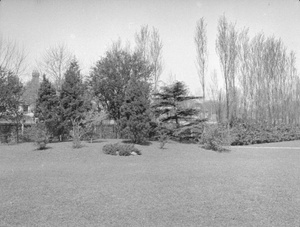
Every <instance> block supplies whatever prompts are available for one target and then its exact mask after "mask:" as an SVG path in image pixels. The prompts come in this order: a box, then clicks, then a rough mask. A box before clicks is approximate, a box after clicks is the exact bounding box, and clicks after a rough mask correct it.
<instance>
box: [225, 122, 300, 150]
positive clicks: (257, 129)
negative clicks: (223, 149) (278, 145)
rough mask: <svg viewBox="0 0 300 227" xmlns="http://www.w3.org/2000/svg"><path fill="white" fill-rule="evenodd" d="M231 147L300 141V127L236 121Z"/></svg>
mask: <svg viewBox="0 0 300 227" xmlns="http://www.w3.org/2000/svg"><path fill="white" fill-rule="evenodd" d="M231 127H232V129H231V131H232V137H233V141H232V143H231V145H247V144H258V143H271V142H280V141H290V140H297V139H300V127H299V125H287V124H282V125H277V126H272V125H268V123H267V122H258V121H254V120H243V119H236V120H235V121H234V122H233V123H232V125H231Z"/></svg>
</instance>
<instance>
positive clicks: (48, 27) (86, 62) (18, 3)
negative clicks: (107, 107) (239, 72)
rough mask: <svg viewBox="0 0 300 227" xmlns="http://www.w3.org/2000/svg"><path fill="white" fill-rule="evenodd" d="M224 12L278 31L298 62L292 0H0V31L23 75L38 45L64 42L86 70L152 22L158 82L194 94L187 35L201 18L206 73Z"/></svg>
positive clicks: (298, 29) (299, 43)
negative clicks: (159, 54)
mask: <svg viewBox="0 0 300 227" xmlns="http://www.w3.org/2000/svg"><path fill="white" fill-rule="evenodd" d="M222 15H225V16H226V18H227V19H228V21H229V22H233V23H235V24H236V28H237V29H242V28H243V27H248V28H249V34H250V37H253V36H254V35H255V34H257V33H259V32H264V34H265V35H266V36H274V37H276V38H281V39H282V41H283V43H284V44H285V46H286V47H287V50H288V51H291V50H293V51H295V52H296V57H297V58H298V59H297V68H298V69H299V70H300V60H299V59H300V1H299V0H163V1H162V0H152V1H149V0H0V34H1V35H2V36H3V37H5V38H8V39H10V40H14V41H16V42H17V43H18V45H19V46H20V47H22V48H24V49H25V52H26V53H27V64H28V65H29V67H28V71H27V73H26V75H24V76H23V79H24V80H25V81H26V80H28V79H30V77H31V75H30V74H31V71H32V70H33V69H34V68H35V67H36V65H35V64H36V61H37V60H38V59H40V58H41V56H42V55H43V53H44V52H45V50H46V49H47V48H49V47H51V46H55V45H57V44H59V43H64V44H66V45H67V46H68V48H69V49H70V50H71V51H72V52H73V53H74V54H75V56H76V58H77V59H78V60H79V63H80V66H81V68H82V72H83V73H84V74H86V75H88V73H89V71H90V69H91V67H92V66H93V65H94V64H95V62H96V61H98V60H100V58H101V57H102V56H104V53H105V51H106V50H107V49H108V48H109V47H110V46H111V44H112V42H114V41H116V40H118V39H119V38H120V39H121V40H122V42H123V43H124V44H126V43H127V42H129V43H131V46H134V34H135V33H136V32H137V31H139V29H140V27H141V26H142V25H148V26H149V27H155V28H157V29H158V30H159V34H160V37H161V39H162V41H163V60H164V70H163V73H162V76H161V79H162V80H163V81H164V82H169V81H170V80H171V77H170V74H172V75H174V76H173V79H176V80H179V81H184V82H185V83H186V84H187V85H188V87H189V89H190V91H191V92H192V93H194V94H198V93H199V92H200V82H199V78H198V75H197V70H196V64H195V61H196V47H195V43H194V35H195V27H196V22H197V20H199V19H200V18H201V17H204V19H205V22H206V23H207V39H208V40H207V41H208V53H209V58H208V70H207V76H208V77H209V76H210V75H211V73H212V71H213V70H214V69H216V70H217V72H218V75H219V80H220V83H221V81H222V77H221V72H220V64H219V60H218V56H217V54H216V51H215V42H216V37H217V23H218V19H219V17H220V16H222Z"/></svg>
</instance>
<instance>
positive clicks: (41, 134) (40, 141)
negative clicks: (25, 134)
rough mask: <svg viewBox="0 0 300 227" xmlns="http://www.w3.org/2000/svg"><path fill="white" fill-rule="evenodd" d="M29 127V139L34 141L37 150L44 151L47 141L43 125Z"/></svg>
mask: <svg viewBox="0 0 300 227" xmlns="http://www.w3.org/2000/svg"><path fill="white" fill-rule="evenodd" d="M31 127H32V130H31V135H30V137H29V138H30V139H31V140H33V141H34V143H35V145H36V146H37V149H38V150H43V149H45V148H46V145H47V143H48V141H49V140H48V134H47V130H46V126H45V124H44V123H38V124H36V125H33V126H31Z"/></svg>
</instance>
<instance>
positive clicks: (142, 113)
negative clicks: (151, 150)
mask: <svg viewBox="0 0 300 227" xmlns="http://www.w3.org/2000/svg"><path fill="white" fill-rule="evenodd" d="M149 92H150V89H149V84H148V83H147V82H144V81H138V80H137V79H136V78H135V77H133V78H132V79H131V80H130V81H129V83H128V85H127V89H126V93H125V100H124V103H123V105H122V106H121V119H120V121H119V125H120V128H121V132H122V134H123V135H125V136H126V137H128V138H130V139H131V140H132V142H133V143H144V142H145V140H146V139H147V137H148V136H149V130H150V124H149V122H150V99H149Z"/></svg>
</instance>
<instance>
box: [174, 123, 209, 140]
mask: <svg viewBox="0 0 300 227" xmlns="http://www.w3.org/2000/svg"><path fill="white" fill-rule="evenodd" d="M204 122H205V120H201V121H198V122H192V123H189V124H187V125H184V126H181V127H179V128H176V129H175V130H174V132H173V139H174V140H176V141H179V142H184V143H196V142H199V138H200V137H201V135H202V133H203V130H204V125H205V123H204Z"/></svg>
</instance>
